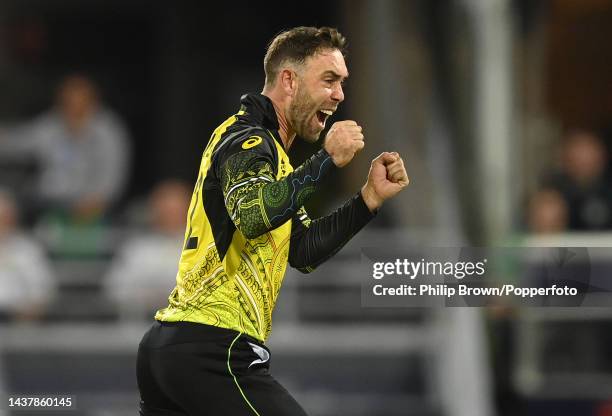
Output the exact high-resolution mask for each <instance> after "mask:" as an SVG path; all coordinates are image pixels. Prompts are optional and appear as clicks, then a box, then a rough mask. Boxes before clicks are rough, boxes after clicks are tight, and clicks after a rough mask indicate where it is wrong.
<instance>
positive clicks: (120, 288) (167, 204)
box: [106, 180, 191, 319]
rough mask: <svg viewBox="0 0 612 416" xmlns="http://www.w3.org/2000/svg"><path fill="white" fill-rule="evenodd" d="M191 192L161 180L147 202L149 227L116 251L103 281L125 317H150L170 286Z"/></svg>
mask: <svg viewBox="0 0 612 416" xmlns="http://www.w3.org/2000/svg"><path fill="white" fill-rule="evenodd" d="M190 198H191V193H190V191H189V188H188V187H187V185H185V184H184V183H182V182H178V181H173V180H169V181H165V182H162V183H160V184H159V185H157V186H156V187H155V189H154V190H153V192H152V193H151V196H150V199H149V210H150V225H149V227H148V230H147V231H146V232H145V233H142V234H141V235H136V236H134V237H132V238H131V239H129V240H128V241H127V243H126V244H125V245H124V246H123V247H122V248H121V249H120V250H119V252H118V253H117V256H116V257H115V260H114V261H113V264H112V265H111V268H110V272H109V274H108V276H107V278H106V288H107V294H108V296H109V297H110V298H111V299H112V300H113V301H114V302H116V303H117V305H118V306H119V310H120V312H121V316H122V317H125V318H130V319H134V318H135V317H136V318H143V319H144V318H151V316H152V315H153V314H154V313H155V310H156V309H158V308H160V307H161V306H163V305H164V304H165V303H166V302H167V297H168V293H170V291H171V290H172V288H173V287H174V282H173V281H172V277H173V276H175V275H176V272H177V267H176V261H177V259H178V257H179V255H180V253H181V250H182V245H183V239H184V232H185V220H186V218H187V209H188V208H189V200H190Z"/></svg>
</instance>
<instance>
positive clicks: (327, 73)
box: [323, 69, 348, 80]
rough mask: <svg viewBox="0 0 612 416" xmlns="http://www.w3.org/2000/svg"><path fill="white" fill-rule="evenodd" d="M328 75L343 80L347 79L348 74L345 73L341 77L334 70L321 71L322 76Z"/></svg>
mask: <svg viewBox="0 0 612 416" xmlns="http://www.w3.org/2000/svg"><path fill="white" fill-rule="evenodd" d="M328 75H331V76H332V77H334V78H335V79H342V80H345V79H347V78H348V75H347V76H346V77H343V76H342V75H340V74H338V73H337V72H334V71H332V70H329V69H328V70H327V71H325V72H323V76H324V77H325V76H328Z"/></svg>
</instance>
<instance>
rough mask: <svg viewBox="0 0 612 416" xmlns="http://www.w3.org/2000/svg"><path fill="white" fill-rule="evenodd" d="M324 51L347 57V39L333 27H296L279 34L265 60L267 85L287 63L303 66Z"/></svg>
mask: <svg viewBox="0 0 612 416" xmlns="http://www.w3.org/2000/svg"><path fill="white" fill-rule="evenodd" d="M324 49H338V50H339V51H340V52H341V53H342V55H343V56H344V55H346V38H345V37H344V36H342V34H341V33H340V32H338V30H337V29H335V28H331V27H306V26H300V27H294V28H293V29H289V30H286V31H284V32H281V33H279V34H278V35H276V36H275V37H274V39H272V41H271V42H270V44H269V45H268V50H267V51H266V56H265V58H264V71H265V73H266V85H268V84H271V83H272V82H273V81H274V80H275V79H276V76H277V75H278V70H279V67H280V65H281V64H282V63H283V62H285V61H291V62H294V63H297V64H303V63H304V62H305V61H306V58H308V57H309V56H313V55H314V54H316V53H317V52H320V51H321V50H324Z"/></svg>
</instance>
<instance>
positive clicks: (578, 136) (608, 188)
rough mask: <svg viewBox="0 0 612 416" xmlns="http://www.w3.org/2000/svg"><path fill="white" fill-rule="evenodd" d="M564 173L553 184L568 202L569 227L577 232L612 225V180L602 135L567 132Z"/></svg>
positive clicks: (609, 227) (606, 228) (563, 162)
mask: <svg viewBox="0 0 612 416" xmlns="http://www.w3.org/2000/svg"><path fill="white" fill-rule="evenodd" d="M561 151H562V152H561V172H560V173H559V174H557V175H555V176H554V177H553V178H552V181H551V182H550V187H552V188H553V189H556V190H557V191H558V192H559V193H560V194H561V195H562V197H563V199H564V200H565V202H566V204H567V211H568V212H567V215H568V220H567V221H568V228H569V229H570V230H576V231H596V230H608V229H611V228H612V181H611V180H610V176H609V172H608V171H607V163H608V155H607V151H606V147H605V145H604V143H603V142H602V140H601V138H599V137H598V136H597V135H595V134H593V133H591V132H587V131H574V132H571V133H570V134H568V135H567V137H566V139H565V141H564V143H563V146H562V149H561Z"/></svg>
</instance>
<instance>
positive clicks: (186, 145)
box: [0, 0, 612, 416]
mask: <svg viewBox="0 0 612 416" xmlns="http://www.w3.org/2000/svg"><path fill="white" fill-rule="evenodd" d="M298 25H316V26H321V25H329V26H334V27H338V28H339V29H340V31H341V32H342V33H343V34H344V35H345V36H346V37H347V38H348V40H349V55H348V59H347V64H348V68H349V71H350V73H351V76H350V79H349V80H348V82H347V85H346V88H345V94H346V101H345V102H344V104H343V105H342V106H341V107H340V108H341V111H340V112H339V113H337V114H338V115H337V116H336V117H335V119H334V120H332V121H336V120H342V119H345V118H351V119H354V120H357V121H358V122H359V123H360V124H361V125H362V126H363V127H364V131H365V136H366V143H367V146H366V149H365V151H364V152H362V153H361V154H360V155H359V156H358V157H357V158H356V159H355V160H354V161H353V162H352V163H351V165H350V166H348V167H347V168H345V169H343V170H342V171H341V172H340V173H339V174H337V175H336V176H335V177H333V178H332V179H331V180H329V181H328V186H327V188H326V189H327V190H326V191H325V193H324V194H323V195H318V196H317V197H315V198H313V201H312V203H311V204H310V205H309V206H308V207H307V208H308V209H309V211H310V214H311V216H313V217H316V216H319V215H323V214H325V213H327V212H329V211H330V210H331V209H333V208H334V207H335V206H337V205H339V204H340V203H342V202H343V201H344V200H346V199H347V198H348V197H350V196H351V195H352V194H353V193H354V192H356V191H357V190H358V189H359V188H360V186H361V185H362V183H363V182H364V180H365V177H366V174H367V169H368V166H369V163H370V161H371V159H372V158H373V157H374V156H376V155H377V154H378V153H380V152H381V151H393V150H395V151H398V152H400V153H401V154H402V155H403V157H404V160H405V162H406V165H407V168H408V172H409V175H410V177H411V179H412V183H411V185H410V187H409V188H408V189H407V190H406V191H404V192H403V193H402V194H401V195H400V196H399V197H398V198H397V199H395V200H393V201H390V202H388V203H387V204H386V205H385V207H384V209H383V210H382V211H381V212H380V214H379V215H378V217H377V218H376V219H375V221H374V222H373V224H371V225H370V226H369V227H367V229H365V230H364V231H363V232H361V233H360V234H359V235H358V236H357V237H356V239H355V240H354V241H352V242H351V243H350V244H349V246H347V247H346V248H345V249H344V250H343V251H342V252H340V253H339V254H338V255H337V256H336V257H335V258H334V259H333V260H332V261H330V262H328V263H327V264H325V265H323V266H321V267H320V268H319V269H318V270H317V271H316V272H315V273H313V274H311V275H308V276H303V275H300V274H299V273H296V272H293V271H289V272H288V273H287V276H286V277H285V283H284V286H283V290H282V293H281V296H280V300H279V303H278V306H277V310H276V312H275V325H274V330H273V333H272V337H271V339H270V341H269V345H270V347H271V349H272V353H273V359H272V372H273V374H275V375H276V377H277V378H278V379H279V380H280V381H281V382H282V383H283V384H284V385H285V386H286V387H287V388H288V389H289V390H290V391H291V392H292V393H293V394H294V395H295V396H296V398H297V399H298V400H299V401H300V402H301V403H302V404H303V406H304V407H305V409H306V410H307V411H308V412H309V414H311V415H313V416H315V415H318V416H331V415H368V416H394V415H431V416H480V415H482V416H488V415H491V416H493V415H499V416H503V415H549V414H551V415H552V414H554V415H557V416H565V415H567V416H569V415H572V416H573V415H580V416H589V415H592V416H609V415H612V359H611V357H612V336H611V335H610V334H612V331H611V329H612V309H607V308H572V309H563V308H515V307H509V306H506V305H492V306H491V307H489V308H447V309H414V308H413V309H373V308H362V307H361V303H360V302H361V299H360V282H361V280H360V279H361V278H362V276H360V275H359V274H358V272H357V270H358V267H357V266H358V264H359V261H360V249H361V248H362V247H364V246H378V247H384V246H385V245H388V246H394V247H400V248H401V247H406V248H407V249H408V248H409V247H416V246H428V245H433V246H435V245H442V246H453V245H454V246H467V245H473V246H527V247H529V246H535V245H537V246H550V247H560V246H568V247H576V246H580V247H583V246H586V247H608V246H610V244H611V243H612V233H610V231H611V230H612V182H611V179H610V158H609V155H610V146H611V144H612V78H611V77H610V74H611V73H612V48H610V46H609V43H610V40H611V39H612V1H610V0H580V1H577V0H549V1H545V0H447V1H442V0H381V1H373V0H372V1H365V0H352V1H348V0H345V1H320V0H312V1H309V2H306V3H296V4H288V3H286V2H285V3H281V2H273V1H270V2H265V3H264V2H246V1H233V2H231V4H230V3H223V2H216V3H214V2H213V3H210V2H201V1H187V0H184V1H177V2H145V1H141V0H121V1H119V0H104V1H102V0H89V1H87V2H84V1H77V0H53V1H49V0H2V1H0V393H2V392H5V393H15V394H24V393H30V394H33V393H39V394H61V393H64V394H70V395H73V396H75V397H76V401H77V407H78V409H77V410H74V411H71V412H70V413H69V414H71V415H88V416H89V415H96V416H102V415H133V414H136V412H137V405H138V392H137V388H136V382H135V354H136V349H137V345H138V342H139V341H140V337H141V336H142V334H143V333H144V332H145V330H146V329H147V327H148V326H150V324H151V322H152V316H153V314H154V311H155V310H157V309H158V308H160V307H163V306H165V301H166V298H167V296H168V294H169V291H170V290H171V289H172V287H173V286H174V283H173V281H174V276H175V274H176V264H177V260H178V256H179V253H180V250H181V244H182V239H183V235H184V234H183V233H184V222H185V218H186V210H187V204H188V203H189V198H190V195H191V190H192V187H193V185H194V182H195V177H196V174H197V170H198V166H199V159H200V156H201V152H202V150H203V149H204V147H205V145H206V143H207V140H208V138H209V136H210V134H211V132H212V130H213V129H214V128H215V127H216V126H217V125H218V124H219V123H220V122H222V121H223V120H224V119H225V118H227V116H229V115H230V114H233V113H235V112H236V111H237V110H238V107H239V98H240V95H241V94H243V93H246V92H259V91H261V89H262V86H263V80H264V73H263V63H262V62H263V55H264V53H265V48H266V45H267V43H268V42H269V40H271V38H272V37H273V36H274V35H275V34H276V33H278V32H279V31H281V30H282V29H286V28H290V27H293V26H298ZM317 146H318V145H314V146H311V145H306V144H302V143H300V144H298V145H297V146H295V149H292V153H291V157H292V161H293V162H294V166H297V165H299V164H300V163H301V161H302V160H304V158H305V157H307V156H308V155H309V154H311V153H312V152H313V151H315V150H316V148H317ZM590 266H591V268H595V267H597V268H598V270H600V272H601V273H604V275H606V276H610V275H612V258H610V257H608V256H605V255H602V256H598V257H596V258H592V259H591V265H590ZM0 414H2V415H4V414H6V415H8V414H12V413H11V412H10V411H8V409H6V408H0ZM19 414H25V413H23V412H20V413H19ZM37 414H40V412H37Z"/></svg>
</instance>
